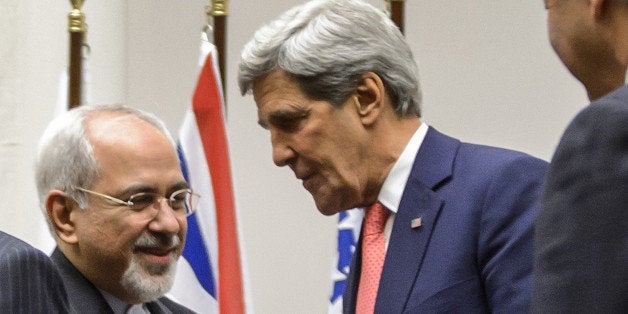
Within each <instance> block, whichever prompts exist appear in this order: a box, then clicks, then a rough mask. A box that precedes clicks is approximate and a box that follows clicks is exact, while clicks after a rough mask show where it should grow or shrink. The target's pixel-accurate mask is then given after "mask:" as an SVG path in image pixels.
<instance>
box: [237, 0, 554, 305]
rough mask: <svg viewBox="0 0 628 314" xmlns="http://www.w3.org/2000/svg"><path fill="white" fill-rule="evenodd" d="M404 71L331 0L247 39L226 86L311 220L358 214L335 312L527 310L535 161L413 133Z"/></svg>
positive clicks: (537, 176)
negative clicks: (361, 214)
mask: <svg viewBox="0 0 628 314" xmlns="http://www.w3.org/2000/svg"><path fill="white" fill-rule="evenodd" d="M417 72H418V71H417V66H416V63H415V61H414V57H413V56H412V52H411V50H410V47H409V46H408V43H407V42H406V40H405V39H404V38H403V35H402V34H401V32H400V31H399V29H398V28H397V27H396V26H395V25H394V24H393V23H392V21H390V19H389V18H388V17H387V16H386V14H384V13H383V12H382V11H381V10H379V9H376V8H375V7H373V6H371V5H369V4H366V3H364V2H362V1H355V0H334V1H311V2H307V3H305V4H303V5H301V6H297V7H295V8H293V9H291V10H290V11H288V12H286V13H284V14H283V15H282V16H281V17H279V19H277V20H276V21H274V22H271V23H270V24H268V25H267V26H265V27H263V28H261V29H260V30H258V31H257V32H256V34H255V35H254V38H253V39H252V40H251V41H250V42H249V43H248V44H247V45H246V46H245V47H244V50H243V52H242V59H241V61H240V66H239V76H238V79H239V84H240V88H241V91H242V93H243V94H245V93H247V92H252V93H253V97H254V99H255V102H256V104H257V114H258V120H259V121H258V122H259V124H260V125H261V126H262V127H264V128H266V129H268V130H269V133H270V139H271V145H272V151H273V160H274V162H275V164H276V165H277V166H280V167H284V166H287V167H290V169H291V170H292V171H293V172H294V174H295V176H296V177H297V179H299V180H301V181H302V182H303V186H304V188H305V189H307V190H308V191H309V192H310V194H312V196H313V197H314V202H315V203H316V206H317V208H318V210H319V211H320V212H321V213H322V214H324V215H333V214H336V213H338V212H340V211H344V210H347V209H351V208H355V207H367V208H368V209H366V211H365V214H366V218H365V220H364V222H363V224H362V225H363V226H364V229H363V230H362V232H361V235H360V240H359V242H358V245H357V246H356V251H355V255H354V258H353V262H352V265H351V267H350V273H349V276H348V278H347V281H346V283H347V285H346V289H345V291H344V296H343V306H344V312H345V313H354V312H356V313H374V312H375V313H436V312H438V313H491V312H492V313H527V312H529V309H530V299H531V296H532V291H531V288H532V263H533V258H532V252H533V243H532V240H533V227H534V226H533V223H534V219H535V218H536V215H537V213H538V208H539V203H540V195H541V186H542V182H543V180H544V178H545V174H546V169H547V163H546V162H545V161H542V160H540V159H538V158H534V157H532V156H530V155H526V154H523V153H520V152H515V151H511V150H506V149H501V148H495V147H488V146H482V145H476V144H469V143H463V142H460V141H459V140H457V139H455V138H452V137H449V136H447V135H445V134H442V133H440V132H438V131H436V129H434V128H433V127H431V126H427V124H425V123H424V122H422V121H421V119H420V116H421V114H420V108H419V105H420V101H421V97H420V90H419V82H418V74H417ZM277 193H280V191H278V192H277ZM374 213H375V215H374ZM386 216H387V217H388V218H386ZM372 217H373V218H376V219H371V218H372ZM371 227H372V228H371ZM382 229H383V230H382ZM371 230H373V232H371ZM365 239H369V240H368V241H365ZM370 239H374V241H371V240H370ZM384 255H385V257H384ZM380 274H381V277H380V276H379V275H380ZM380 278H381V279H380Z"/></svg>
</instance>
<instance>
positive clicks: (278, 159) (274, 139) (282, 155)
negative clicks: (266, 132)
mask: <svg viewBox="0 0 628 314" xmlns="http://www.w3.org/2000/svg"><path fill="white" fill-rule="evenodd" d="M270 137H271V143H272V146H273V162H274V163H275V165H277V167H283V166H285V165H287V164H289V163H290V160H291V159H293V158H294V157H295V152H294V150H293V149H292V148H291V147H290V146H289V145H288V144H287V140H286V139H285V136H283V135H281V134H280V133H279V132H276V131H271V135H270Z"/></svg>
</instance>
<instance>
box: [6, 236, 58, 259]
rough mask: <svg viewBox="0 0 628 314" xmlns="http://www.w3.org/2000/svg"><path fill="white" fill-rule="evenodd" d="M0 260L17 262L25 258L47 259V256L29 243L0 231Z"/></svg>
mask: <svg viewBox="0 0 628 314" xmlns="http://www.w3.org/2000/svg"><path fill="white" fill-rule="evenodd" d="M0 253H1V254H0V261H3V262H12V263H17V262H21V261H25V260H31V259H35V260H39V259H43V260H44V261H48V256H47V255H46V254H44V253H43V252H42V251H40V250H38V249H36V248H35V247H33V246H31V245H30V244H28V243H26V242H24V241H22V240H20V239H18V238H16V237H14V236H11V235H9V234H6V233H4V232H0Z"/></svg>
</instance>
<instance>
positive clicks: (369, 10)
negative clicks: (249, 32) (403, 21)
mask: <svg viewBox="0 0 628 314" xmlns="http://www.w3.org/2000/svg"><path fill="white" fill-rule="evenodd" d="M274 70H283V71H285V72H286V73H288V74H289V75H291V76H292V77H294V79H295V81H296V82H297V83H298V84H299V87H300V89H301V91H302V92H303V93H304V94H305V95H307V96H308V97H310V98H313V99H317V100H325V101H328V102H330V103H332V104H334V105H336V106H340V105H342V104H343V103H344V102H345V101H346V100H347V99H348V98H349V96H350V95H351V93H353V92H354V91H355V88H356V87H357V85H358V84H359V77H360V75H361V74H363V73H366V72H369V71H372V72H374V73H376V74H377V75H379V76H380V77H381V78H382V81H383V82H384V85H385V88H386V92H387V93H388V95H389V96H390V98H391V101H392V103H393V107H394V108H395V111H396V113H397V115H398V116H409V115H416V116H420V104H421V92H420V87H419V81H418V69H417V65H416V63H415V61H414V57H413V56H412V51H411V50H410V47H409V45H408V43H407V42H406V41H405V39H404V37H403V35H402V34H401V32H400V31H399V29H398V28H397V27H396V26H395V25H394V24H393V22H392V21H391V20H390V18H388V16H386V14H384V12H382V11H381V10H378V9H376V8H375V7H373V6H371V5H370V4H367V3H364V2H362V1H359V0H316V1H311V2H308V3H305V4H303V5H300V6H297V7H294V8H292V9H290V10H288V11H287V12H285V13H284V14H283V15H281V16H280V17H279V18H278V19H276V20H275V21H273V22H271V23H270V24H268V25H266V26H264V27H262V28H261V29H259V30H258V31H257V32H256V33H255V35H254V36H253V39H252V40H251V41H250V42H249V43H247V44H246V46H245V47H244V49H243V50H242V56H241V60H240V64H239V71H238V83H239V85H240V91H241V92H242V95H245V94H246V93H248V92H251V90H252V88H253V83H254V81H255V80H256V79H257V78H260V77H262V76H264V75H266V74H268V73H270V72H272V71H274Z"/></svg>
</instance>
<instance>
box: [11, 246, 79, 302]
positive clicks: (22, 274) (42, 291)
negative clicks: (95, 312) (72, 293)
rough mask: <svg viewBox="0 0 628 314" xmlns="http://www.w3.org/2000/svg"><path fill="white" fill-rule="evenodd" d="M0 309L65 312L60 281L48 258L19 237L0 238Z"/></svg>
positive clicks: (65, 295) (64, 300) (61, 282)
mask: <svg viewBox="0 0 628 314" xmlns="http://www.w3.org/2000/svg"><path fill="white" fill-rule="evenodd" d="M0 312H2V313H68V312H69V304H68V299H67V294H66V291H65V287H64V286H63V281H62V279H61V277H60V276H59V274H58V272H57V271H56V268H54V266H53V264H52V262H51V261H50V258H49V257H48V256H46V255H45V254H44V253H43V252H41V251H39V250H37V249H35V248H33V247H31V246H30V245H28V244H26V243H24V242H21V241H19V242H15V241H14V242H12V243H10V244H8V243H7V242H0Z"/></svg>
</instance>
